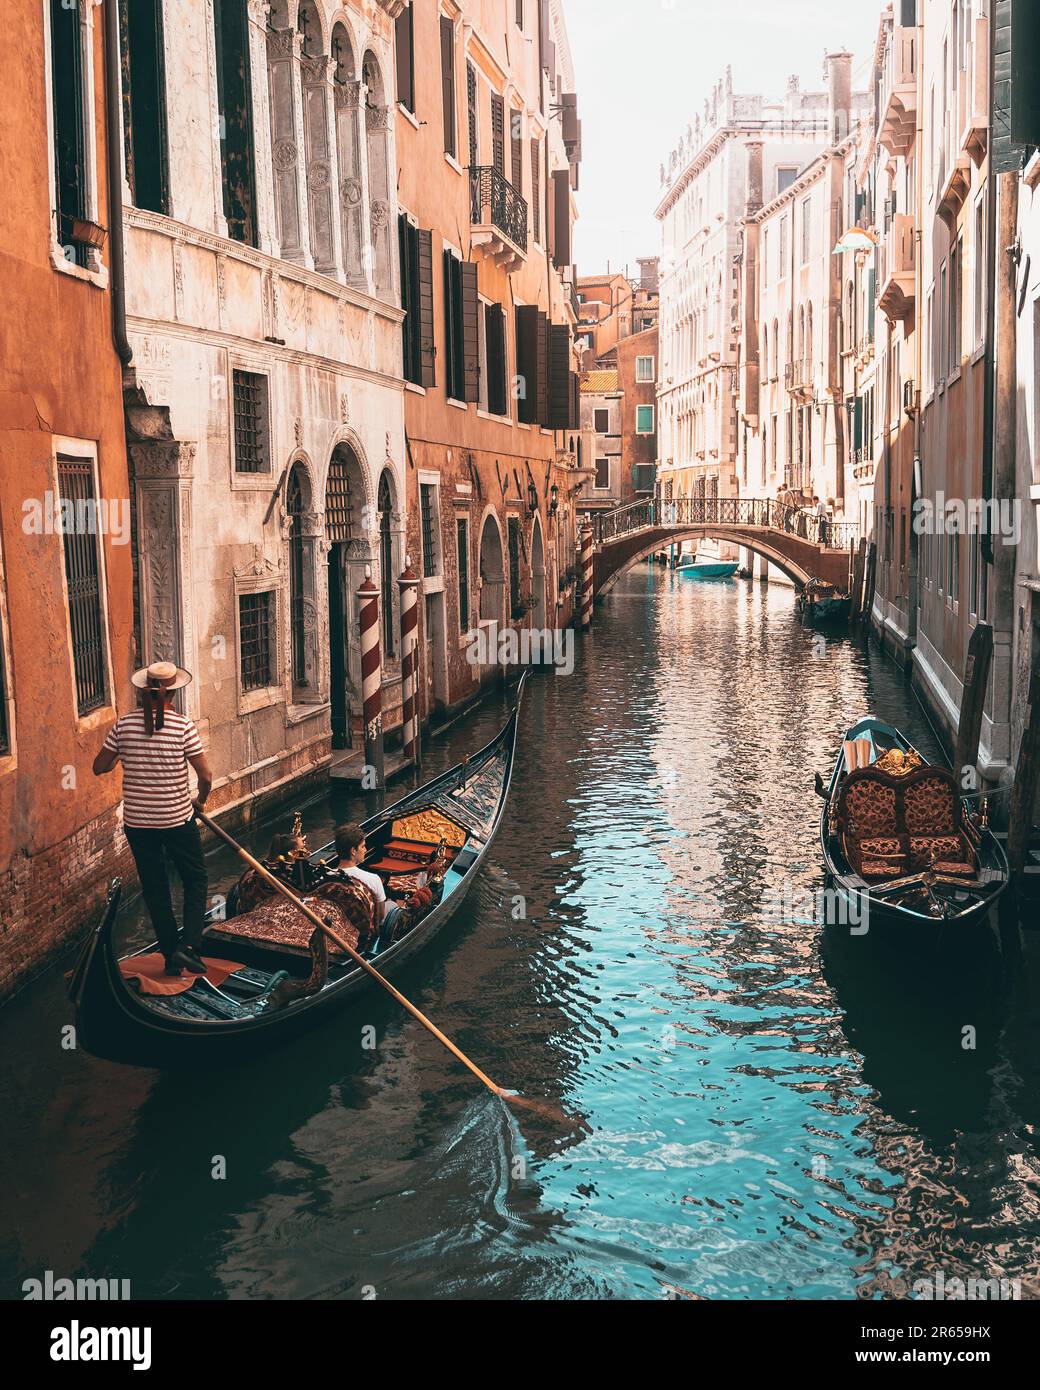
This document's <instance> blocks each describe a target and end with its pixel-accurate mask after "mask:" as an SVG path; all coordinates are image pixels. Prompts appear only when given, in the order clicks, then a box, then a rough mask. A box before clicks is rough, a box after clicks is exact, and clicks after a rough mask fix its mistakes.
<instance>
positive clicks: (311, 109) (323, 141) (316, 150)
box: [300, 56, 340, 275]
mask: <svg viewBox="0 0 1040 1390" xmlns="http://www.w3.org/2000/svg"><path fill="white" fill-rule="evenodd" d="M330 61H331V60H330V59H329V58H327V57H320V58H308V57H306V56H305V57H303V58H301V59H300V74H301V77H302V86H303V131H304V146H305V150H306V156H307V179H306V182H307V212H308V218H309V221H310V233H311V242H310V245H311V256H312V258H313V260H314V269H315V270H319V271H321V272H322V273H323V274H325V275H334V274H335V273H336V271H337V269H338V266H339V259H340V257H339V244H338V241H339V238H338V230H339V229H338V227H337V225H336V219H335V218H334V217H333V215H332V190H333V186H334V184H333V172H332V171H333V151H332V141H331V138H330V134H329V85H330V74H329V68H330Z"/></svg>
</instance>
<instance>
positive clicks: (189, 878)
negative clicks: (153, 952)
mask: <svg viewBox="0 0 1040 1390" xmlns="http://www.w3.org/2000/svg"><path fill="white" fill-rule="evenodd" d="M123 828H124V830H125V832H126V838H127V841H128V842H129V845H130V850H131V853H132V854H133V856H134V863H135V864H136V865H137V872H138V875H139V876H140V879H141V892H142V893H143V894H144V900H145V904H146V906H147V908H148V915H149V916H150V917H151V919H152V926H153V927H154V928H155V935H156V937H157V938H158V941H159V949H160V950H161V951H162V953H163V955H165V956H171V955H173V953H174V951H176V949H177V944H178V942H177V919H176V917H174V915H173V904H172V902H171V901H170V880H169V878H168V877H167V873H166V856H167V855H168V856H169V857H170V859H171V860H172V861H173V866H174V868H175V869H176V870H177V873H178V874H179V875H180V880H181V883H182V884H183V885H184V935H183V938H182V940H183V942H184V944H185V945H186V946H194V947H195V949H196V950H197V949H198V947H199V943H200V942H201V941H202V932H203V929H204V927H205V916H206V892H207V889H208V883H207V880H206V861H205V859H204V858H203V855H202V836H201V834H200V833H199V823H198V821H197V820H195V818H194V817H192V819H191V820H189V821H185V823H184V824H183V825H175V826H172V827H171V828H170V829H168V830H139V829H137V828H135V827H134V826H132V825H127V826H124V827H123Z"/></svg>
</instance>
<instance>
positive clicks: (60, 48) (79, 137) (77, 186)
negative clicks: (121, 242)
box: [50, 0, 87, 266]
mask: <svg viewBox="0 0 1040 1390" xmlns="http://www.w3.org/2000/svg"><path fill="white" fill-rule="evenodd" d="M50 8H51V88H52V100H53V114H54V181H55V189H54V192H55V206H56V209H57V216H58V225H57V227H56V228H55V232H56V235H57V238H58V241H59V242H60V243H61V245H62V246H63V247H64V248H65V256H66V259H68V260H70V261H72V262H73V264H74V265H79V266H86V265H87V246H86V244H85V243H84V242H81V241H76V240H75V239H74V237H73V227H74V225H75V223H76V221H77V220H79V219H82V218H85V217H86V215H87V165H86V159H87V152H86V131H85V129H84V121H83V109H84V108H83V100H84V98H83V40H82V35H81V32H80V11H79V6H78V5H76V6H74V7H72V8H71V9H70V8H69V7H68V6H66V5H63V4H62V0H51V6H50Z"/></svg>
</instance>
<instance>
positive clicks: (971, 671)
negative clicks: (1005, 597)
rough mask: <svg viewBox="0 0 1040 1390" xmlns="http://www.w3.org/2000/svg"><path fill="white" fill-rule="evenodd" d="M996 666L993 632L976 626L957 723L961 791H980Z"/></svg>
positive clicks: (956, 764) (955, 767)
mask: <svg viewBox="0 0 1040 1390" xmlns="http://www.w3.org/2000/svg"><path fill="white" fill-rule="evenodd" d="M992 662H993V629H992V627H990V625H989V623H976V625H975V630H974V632H973V633H972V634H971V640H970V641H969V642H968V658H967V661H966V662H965V665H964V693H963V696H962V697H961V713H960V719H959V720H958V723H957V751H956V754H955V756H954V760H953V771H954V775H955V776H956V777H958V778H959V779H960V783H961V790H962V791H966V792H967V791H975V789H976V786H975V784H976V781H977V769H978V762H979V741H980V739H981V737H982V715H983V711H984V710H985V706H986V691H987V689H988V687H989V671H990V666H991V664H992ZM969 769H970V772H969ZM969 783H970V785H969Z"/></svg>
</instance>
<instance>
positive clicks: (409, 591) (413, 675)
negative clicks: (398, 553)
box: [397, 555, 420, 767]
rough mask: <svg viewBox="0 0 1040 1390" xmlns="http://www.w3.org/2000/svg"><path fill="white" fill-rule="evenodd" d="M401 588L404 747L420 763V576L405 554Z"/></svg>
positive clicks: (415, 763)
mask: <svg viewBox="0 0 1040 1390" xmlns="http://www.w3.org/2000/svg"><path fill="white" fill-rule="evenodd" d="M397 586H398V588H399V590H400V592H401V742H402V749H401V751H402V752H403V754H404V757H405V761H406V762H410V763H411V764H412V766H413V767H418V766H419V743H420V740H419V681H418V652H419V606H418V592H419V576H418V575H417V574H416V573H415V572H414V571H413V569H412V562H411V558H410V557H409V556H407V555H406V556H405V557H404V573H403V574H402V575H401V577H400V579H398V581H397Z"/></svg>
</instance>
